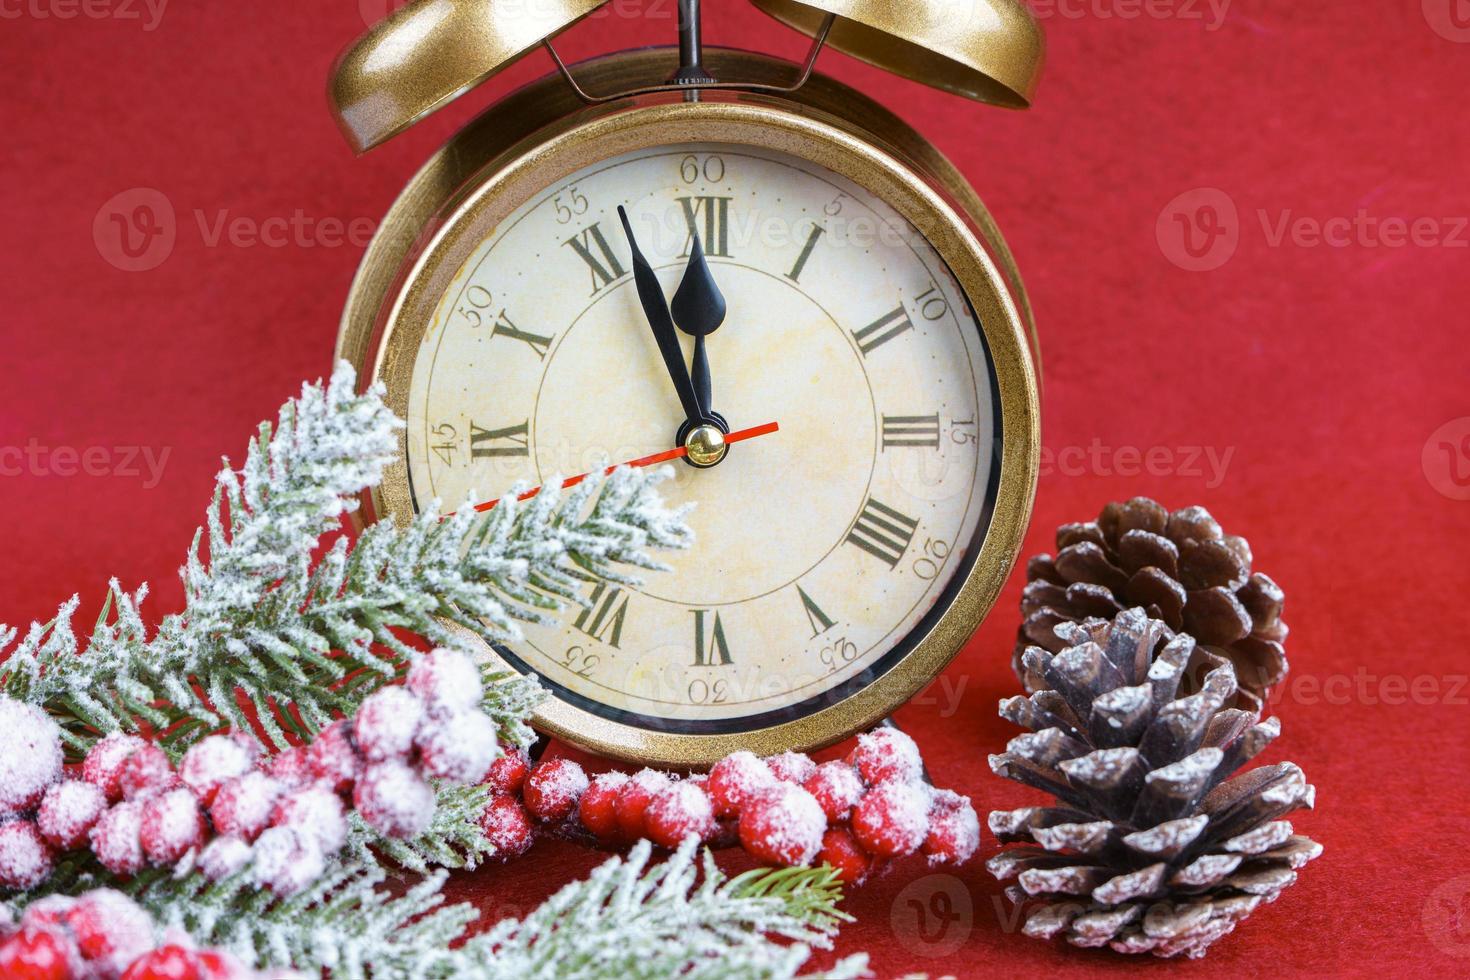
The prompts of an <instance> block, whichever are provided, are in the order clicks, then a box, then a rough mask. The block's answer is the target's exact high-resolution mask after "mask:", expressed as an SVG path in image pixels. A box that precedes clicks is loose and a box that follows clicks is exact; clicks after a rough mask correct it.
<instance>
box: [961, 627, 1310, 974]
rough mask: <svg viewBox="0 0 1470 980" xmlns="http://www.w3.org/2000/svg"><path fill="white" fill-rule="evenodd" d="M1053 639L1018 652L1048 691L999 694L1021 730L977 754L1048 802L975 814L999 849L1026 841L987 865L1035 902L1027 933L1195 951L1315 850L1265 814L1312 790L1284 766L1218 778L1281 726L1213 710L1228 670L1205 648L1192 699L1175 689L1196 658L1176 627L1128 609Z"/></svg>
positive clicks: (1225, 694)
mask: <svg viewBox="0 0 1470 980" xmlns="http://www.w3.org/2000/svg"><path fill="white" fill-rule="evenodd" d="M1057 633H1058V634H1060V637H1061V639H1063V640H1065V641H1066V646H1067V648H1066V649H1064V650H1062V652H1061V653H1059V654H1057V655H1055V656H1053V655H1051V654H1049V653H1047V652H1046V651H1044V650H1042V649H1040V648H1038V647H1031V648H1029V649H1028V650H1027V651H1026V654H1025V658H1024V663H1025V667H1026V669H1027V670H1028V671H1030V672H1033V673H1034V674H1035V675H1036V676H1038V677H1041V678H1044V679H1045V682H1046V684H1047V687H1048V688H1049V689H1048V690H1043V691H1039V692H1037V693H1035V694H1033V695H1031V697H1030V698H1024V697H1014V698H1009V699H1007V700H1005V701H1002V702H1001V706H1000V713H1001V715H1002V717H1004V718H1007V719H1009V720H1011V721H1013V722H1015V723H1017V724H1019V725H1022V726H1023V727H1026V728H1030V729H1031V730H1032V732H1031V733H1030V734H1024V735H1018V736H1017V737H1016V738H1014V739H1012V740H1011V742H1010V744H1009V745H1008V746H1007V747H1006V752H1005V754H1004V755H996V756H991V758H990V766H991V768H992V769H993V770H994V771H995V772H996V774H997V775H1000V776H1004V777H1006V778H1007V779H1014V780H1016V781H1017V782H1021V783H1025V784H1026V785H1028V786H1034V787H1038V788H1040V789H1043V790H1045V791H1047V792H1048V793H1051V794H1052V795H1053V796H1055V797H1056V798H1057V805H1056V806H1050V807H1024V808H1022V809H1020V810H1011V811H1004V810H998V811H995V812H993V813H991V814H990V829H991V831H992V832H993V833H994V834H995V835H996V837H997V838H998V839H999V840H1000V841H1001V842H1002V843H1011V842H1016V841H1023V842H1026V844H1028V845H1031V846H1020V847H1011V848H1007V849H1004V850H1002V851H1001V852H1000V853H999V854H997V855H996V856H995V857H993V858H992V859H991V860H990V861H989V863H988V867H989V869H990V872H991V873H992V874H994V875H995V876H996V877H997V878H999V879H1001V880H1007V879H1010V878H1018V883H1019V887H1015V886H1013V887H1011V888H1010V889H1008V894H1010V895H1011V897H1012V899H1013V900H1015V901H1017V902H1023V901H1027V900H1034V899H1040V900H1041V902H1042V904H1041V905H1040V906H1039V907H1037V908H1033V909H1032V910H1031V911H1029V913H1028V915H1027V918H1026V925H1025V928H1024V930H1023V931H1024V932H1025V933H1026V935H1028V936H1033V937H1037V938H1047V939H1049V938H1052V937H1054V936H1064V937H1065V938H1066V939H1067V940H1068V941H1069V942H1071V943H1073V944H1075V945H1078V946H1103V945H1109V946H1112V948H1113V949H1115V950H1118V951H1119V952H1124V953H1142V952H1152V953H1153V954H1154V955H1156V956H1175V955H1177V954H1179V953H1184V954H1187V955H1188V956H1191V957H1199V956H1203V955H1204V954H1205V950H1206V948H1207V947H1208V946H1209V945H1210V943H1212V942H1214V941H1215V940H1216V939H1219V938H1220V937H1221V936H1223V935H1225V934H1226V933H1228V932H1230V931H1231V930H1232V929H1234V928H1235V924H1236V923H1237V922H1239V921H1241V920H1242V919H1244V918H1245V917H1246V916H1247V915H1249V914H1250V913H1251V912H1252V911H1254V910H1255V908H1256V906H1258V905H1260V904H1261V903H1263V902H1270V901H1274V900H1275V899H1276V897H1277V896H1278V895H1279V894H1280V893H1281V891H1282V890H1283V889H1285V888H1286V887H1287V886H1289V885H1291V884H1292V883H1293V882H1294V881H1295V880H1296V869H1298V868H1300V867H1302V866H1303V865H1305V864H1306V863H1307V862H1308V861H1311V860H1312V859H1313V858H1315V857H1317V856H1318V855H1319V854H1320V853H1321V852H1322V848H1321V846H1320V845H1318V844H1316V843H1315V842H1313V841H1311V840H1309V839H1308V838H1306V837H1300V836H1296V835H1294V834H1293V832H1292V827H1291V824H1290V823H1288V822H1287V821H1285V820H1280V819H1278V818H1280V817H1282V816H1284V815H1285V814H1287V813H1290V812H1291V811H1293V810H1296V809H1298V808H1303V807H1305V808H1310V807H1311V806H1312V804H1313V799H1314V796H1315V789H1314V788H1313V787H1312V786H1310V785H1308V783H1307V781H1306V777H1305V776H1304V775H1303V774H1302V771H1301V770H1300V769H1299V768H1297V767H1296V766H1295V765H1293V764H1292V763H1289V762H1283V763H1278V764H1276V765H1272V766H1262V767H1259V768H1257V769H1253V770H1251V771H1249V772H1246V773H1244V774H1242V775H1239V776H1235V777H1234V778H1229V777H1230V776H1231V774H1232V773H1234V772H1235V771H1236V770H1237V769H1238V768H1240V767H1241V766H1242V765H1244V764H1245V763H1246V762H1248V761H1249V760H1250V759H1251V758H1253V757H1254V756H1255V755H1257V754H1258V753H1259V752H1260V751H1261V750H1262V749H1264V748H1265V747H1266V746H1267V745H1269V744H1270V743H1271V741H1272V740H1273V739H1275V738H1276V736H1277V735H1278V734H1279V733H1280V730H1281V725H1280V722H1279V721H1278V720H1277V719H1275V718H1272V719H1269V720H1267V721H1263V722H1257V720H1256V716H1255V715H1254V714H1252V713H1251V712H1249V711H1245V710H1242V709H1239V708H1226V707H1224V705H1225V704H1226V703H1227V702H1228V701H1229V699H1230V696H1231V695H1232V694H1233V693H1235V676H1234V674H1235V672H1234V669H1233V668H1232V667H1231V665H1230V663H1229V661H1227V660H1225V659H1224V658H1221V657H1218V656H1215V655H1213V654H1209V653H1205V654H1204V655H1203V656H1204V657H1205V659H1206V661H1207V663H1208V664H1209V665H1210V669H1209V671H1208V673H1207V675H1206V676H1205V679H1204V681H1203V683H1202V685H1201V690H1200V691H1199V693H1197V694H1193V695H1189V696H1180V695H1179V693H1178V689H1179V684H1180V681H1181V679H1182V678H1183V676H1184V672H1185V669H1186V667H1187V666H1188V664H1189V662H1190V660H1191V658H1193V657H1195V656H1198V655H1199V654H1198V653H1197V651H1196V649H1195V646H1196V645H1195V642H1194V640H1193V638H1192V637H1190V636H1188V635H1187V634H1178V635H1174V634H1173V633H1171V632H1170V630H1169V629H1168V627H1167V626H1165V624H1163V623H1161V622H1159V621H1158V620H1154V619H1149V618H1148V616H1147V615H1146V614H1145V613H1144V612H1143V610H1141V609H1129V610H1126V611H1124V612H1122V613H1119V614H1118V616H1117V618H1116V619H1114V620H1113V621H1112V622H1111V623H1109V622H1106V621H1104V620H1101V619H1091V620H1088V621H1086V622H1084V623H1080V624H1075V623H1068V624H1063V625H1061V626H1058V627H1057ZM1161 640H1163V641H1166V642H1165V643H1164V645H1163V647H1162V649H1159V650H1158V653H1157V654H1155V652H1154V651H1155V650H1156V649H1157V648H1158V647H1159V643H1160V641H1161Z"/></svg>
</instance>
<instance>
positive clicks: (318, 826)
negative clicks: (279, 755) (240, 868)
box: [271, 786, 347, 854]
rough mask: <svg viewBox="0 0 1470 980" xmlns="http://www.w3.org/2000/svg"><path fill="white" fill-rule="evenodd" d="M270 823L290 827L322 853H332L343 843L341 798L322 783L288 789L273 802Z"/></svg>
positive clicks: (345, 834)
mask: <svg viewBox="0 0 1470 980" xmlns="http://www.w3.org/2000/svg"><path fill="white" fill-rule="evenodd" d="M271 826H273V827H291V828H292V829H294V830H295V831H296V832H297V833H301V834H305V835H306V836H308V837H310V838H312V839H313V840H315V841H316V844H317V846H318V847H320V848H321V849H322V852H323V853H325V854H335V853H337V851H339V850H341V848H342V845H343V844H345V843H346V842H347V815H346V814H345V813H344V812H343V810H342V798H341V797H340V796H338V795H337V794H336V793H333V792H332V791H331V790H329V789H327V788H326V787H325V786H304V787H301V788H300V789H295V790H290V791H288V792H287V793H286V794H285V795H283V796H282V797H281V798H280V799H279V800H277V801H276V805H275V809H274V810H272V811H271Z"/></svg>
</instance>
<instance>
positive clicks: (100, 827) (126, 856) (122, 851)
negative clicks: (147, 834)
mask: <svg viewBox="0 0 1470 980" xmlns="http://www.w3.org/2000/svg"><path fill="white" fill-rule="evenodd" d="M142 827H143V804H142V803H139V802H137V801H125V802H122V803H119V804H117V805H116V806H114V807H113V808H112V809H111V810H108V811H107V812H106V813H104V814H102V816H101V817H99V818H98V819H97V823H96V825H95V826H93V827H92V832H91V833H90V834H88V835H87V836H88V839H89V840H90V841H91V842H92V853H93V854H95V855H96V856H97V860H99V861H101V862H102V866H103V867H104V868H106V869H107V870H108V871H111V872H112V873H113V874H116V875H130V874H136V873H137V872H138V871H140V870H142V868H143V842H142V840H141V839H140V837H139V833H140V831H141V830H142Z"/></svg>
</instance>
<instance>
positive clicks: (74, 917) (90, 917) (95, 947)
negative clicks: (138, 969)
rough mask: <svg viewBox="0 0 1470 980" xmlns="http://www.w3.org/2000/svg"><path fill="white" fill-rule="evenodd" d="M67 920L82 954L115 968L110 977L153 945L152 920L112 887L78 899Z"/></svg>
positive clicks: (88, 893)
mask: <svg viewBox="0 0 1470 980" xmlns="http://www.w3.org/2000/svg"><path fill="white" fill-rule="evenodd" d="M121 805H122V806H127V805H128V804H126V803H124V804H121ZM66 923H67V925H68V926H69V927H70V928H71V933H72V936H73V937H74V938H75V939H76V942H77V948H78V949H80V950H81V952H82V956H83V957H85V958H86V959H88V960H92V961H94V962H97V963H99V965H100V964H107V965H110V966H112V967H114V969H113V970H112V971H110V973H111V975H112V976H116V975H117V973H119V972H121V970H122V969H123V967H125V966H127V965H128V964H129V963H131V962H133V960H135V959H137V958H138V957H139V956H142V955H143V954H144V953H146V952H147V951H148V950H150V949H152V948H153V920H152V919H150V918H149V917H148V913H147V912H144V911H143V910H142V909H141V908H139V907H138V905H137V904H136V903H134V902H133V901H132V899H130V898H128V897H127V896H126V895H123V894H122V893H121V892H115V891H112V890H111V889H98V890H96V891H90V892H87V893H86V894H85V895H83V896H81V897H80V898H78V899H77V903H76V905H75V906H73V907H72V910H71V914H70V915H68V916H67V920H66ZM101 972H109V971H101Z"/></svg>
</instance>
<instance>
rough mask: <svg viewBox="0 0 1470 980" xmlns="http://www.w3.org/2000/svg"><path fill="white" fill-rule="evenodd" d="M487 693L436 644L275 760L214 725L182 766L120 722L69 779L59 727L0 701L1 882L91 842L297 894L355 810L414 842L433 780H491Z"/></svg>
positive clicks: (138, 858)
mask: <svg viewBox="0 0 1470 980" xmlns="http://www.w3.org/2000/svg"><path fill="white" fill-rule="evenodd" d="M482 693H483V690H482V687H481V683H480V674H479V670H478V669H477V668H476V667H475V665H474V663H473V662H472V661H470V659H469V658H468V657H466V656H464V655H463V654H460V653H457V652H454V651H450V650H436V651H434V652H433V653H431V654H427V655H425V656H424V657H422V658H420V659H419V660H417V661H416V662H415V663H414V664H413V666H412V667H411V668H410V669H409V672H408V679H407V683H406V685H404V686H402V687H398V686H394V687H386V688H384V689H382V690H380V691H378V692H377V693H375V694H373V695H372V696H371V697H369V698H368V699H367V700H365V701H364V702H363V704H362V705H361V707H360V708H359V709H358V711H357V713H356V714H355V715H354V716H353V718H351V719H350V720H346V721H339V722H335V723H333V724H332V725H329V726H328V727H327V728H325V729H323V730H322V732H321V733H320V734H319V735H318V736H317V737H316V738H315V739H314V740H313V741H312V742H311V743H310V744H309V745H307V746H303V747H299V748H291V749H287V750H286V751H284V752H281V753H280V754H278V755H276V756H274V757H273V758H270V759H269V760H266V759H265V758H264V757H262V756H261V755H260V754H259V751H258V748H257V746H256V744H255V742H254V741H253V740H252V739H250V738H248V737H236V736H232V735H215V736H211V737H210V738H206V739H204V740H203V741H201V742H199V743H198V744H197V745H195V746H193V747H192V748H190V749H189V751H188V752H186V753H185V754H184V757H183V759H182V760H181V761H180V763H179V765H178V766H177V768H176V767H175V766H174V765H173V764H172V762H171V761H170V760H169V757H168V756H167V755H166V754H165V753H164V751H163V750H162V749H160V748H159V747H158V746H157V745H154V744H152V743H151V742H148V741H146V740H145V739H142V738H139V737H138V736H136V735H124V734H117V733H115V734H112V735H109V736H107V737H106V738H104V739H102V740H101V741H100V742H98V743H97V744H96V745H94V746H93V747H92V749H91V751H89V752H88V753H87V756H86V758H85V760H84V761H83V762H82V764H81V766H80V770H79V771H78V772H76V773H74V774H73V777H74V778H73V777H69V778H63V776H62V759H61V744H60V737H59V732H58V730H57V728H56V725H55V724H54V723H53V722H51V721H50V720H49V719H48V718H46V717H45V715H44V714H42V713H41V712H40V711H38V710H36V709H35V708H32V707H29V706H27V705H24V704H20V703H18V702H14V701H5V700H0V748H3V752H0V756H3V758H4V759H5V760H7V761H6V762H0V819H3V820H6V821H7V822H5V823H3V824H0V885H4V886H7V887H10V888H30V887H33V886H35V885H37V884H39V883H40V882H42V881H43V880H45V879H46V878H47V877H48V876H49V875H50V873H51V867H52V860H53V854H54V852H56V851H71V850H77V849H80V848H84V847H90V848H91V850H92V852H93V854H95V855H96V857H97V859H98V860H99V861H100V862H101V863H102V865H103V866H104V867H106V868H107V869H108V870H109V871H111V872H113V873H114V874H119V875H130V874H134V873H136V872H138V871H139V870H140V869H142V868H143V867H144V866H145V865H153V866H168V865H174V864H177V863H179V862H180V861H183V860H184V859H185V858H186V857H188V856H191V855H196V856H197V860H198V866H199V868H200V869H201V870H202V871H203V872H204V873H205V874H206V875H208V876H209V877H210V878H212V879H215V880H219V879H221V878H225V877H229V876H231V875H233V874H236V873H238V872H240V871H242V870H244V869H246V868H247V867H249V869H250V872H251V874H252V876H253V878H254V880H255V881H256V882H257V883H258V884H259V885H261V886H263V887H266V888H270V889H271V890H272V891H274V892H276V893H277V894H279V895H292V894H295V893H297V892H299V891H301V890H302V889H303V888H305V887H306V886H307V885H309V884H310V883H311V882H312V881H314V880H316V879H317V878H319V877H320V876H321V874H322V872H323V871H324V869H325V865H326V861H327V859H328V858H329V857H331V856H332V855H333V854H335V853H336V852H337V851H338V850H340V849H341V847H342V846H343V844H344V843H345V842H346V839H347V807H348V806H349V805H350V806H351V807H352V808H355V809H356V810H357V812H358V813H359V814H360V815H361V816H362V819H363V820H364V821H365V822H366V823H367V824H368V826H370V827H372V828H373V829H375V830H377V831H378V832H379V833H382V834H384V835H386V836H389V837H398V838H411V837H416V836H418V835H419V834H421V833H423V832H424V831H425V830H426V829H427V828H428V825H429V821H430V820H431V819H432V818H433V814H434V791H433V789H432V787H431V786H430V784H429V782H428V780H429V779H431V778H433V779H440V780H445V781H448V782H454V783H461V784H468V783H476V782H478V781H479V780H481V779H482V778H484V776H485V774H486V771H487V770H488V769H489V767H490V764H491V762H492V760H494V759H495V757H496V754H497V752H499V751H500V749H499V745H498V742H497V740H496V730H495V723H494V722H493V721H492V720H491V719H490V717H489V716H488V715H486V714H484V712H482V711H481V710H480V708H479V705H480V698H481V696H482ZM6 766H8V767H9V768H10V769H11V771H10V772H6V771H5V767H6ZM344 801H350V802H344Z"/></svg>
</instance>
